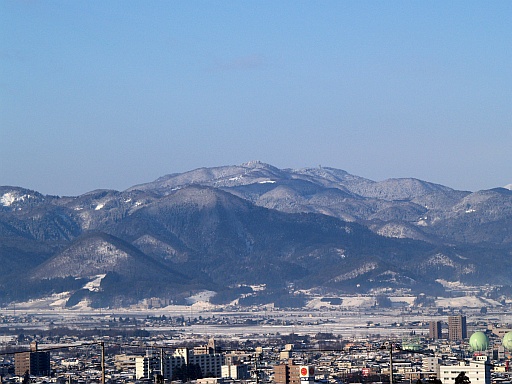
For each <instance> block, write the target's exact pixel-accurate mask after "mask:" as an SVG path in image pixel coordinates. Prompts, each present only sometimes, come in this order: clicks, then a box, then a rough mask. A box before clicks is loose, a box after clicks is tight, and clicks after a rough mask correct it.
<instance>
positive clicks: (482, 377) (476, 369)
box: [439, 356, 491, 384]
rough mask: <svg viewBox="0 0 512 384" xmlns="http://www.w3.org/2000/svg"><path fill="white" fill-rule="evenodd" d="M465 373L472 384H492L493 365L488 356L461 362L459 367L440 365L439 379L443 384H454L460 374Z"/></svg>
mask: <svg viewBox="0 0 512 384" xmlns="http://www.w3.org/2000/svg"><path fill="white" fill-rule="evenodd" d="M461 372H465V374H466V376H467V377H468V378H469V381H471V384H491V364H490V363H489V361H488V359H487V356H477V357H476V358H475V359H474V360H470V361H461V362H460V363H459V364H458V365H440V366H439V379H440V380H441V381H442V382H443V384H454V383H455V378H456V377H457V376H458V375H459V373H461Z"/></svg>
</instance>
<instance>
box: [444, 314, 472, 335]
mask: <svg viewBox="0 0 512 384" xmlns="http://www.w3.org/2000/svg"><path fill="white" fill-rule="evenodd" d="M467 337H468V332H467V328H466V316H462V315H457V316H448V339H449V340H464V339H466V338H467Z"/></svg>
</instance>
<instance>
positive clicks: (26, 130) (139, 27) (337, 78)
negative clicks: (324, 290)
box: [0, 0, 512, 195]
mask: <svg viewBox="0 0 512 384" xmlns="http://www.w3.org/2000/svg"><path fill="white" fill-rule="evenodd" d="M511 17H512V2H510V1H492V2H483V1H428V2H427V1H404V2H401V1H387V2H385V1H307V2H306V1H304V2H303V1H275V0H272V1H263V0H262V1H239V0H237V1H193V0H192V1H119V2H118V1H107V2H105V1H29V0H26V1H14V0H13V1H2V2H0V133H1V140H0V185H16V186H22V187H26V188H30V189H35V190H37V191H40V192H42V193H47V194H57V195H78V194H81V193H85V192H87V191H90V190H93V189H97V188H113V189H118V190H123V189H125V188H128V187H130V186H132V185H134V184H138V183H142V182H147V181H151V180H154V179H156V178H157V177H159V176H162V175H165V174H168V173H174V172H183V171H187V170H191V169H194V168H198V167H203V166H217V165H231V164H240V163H243V162H246V161H249V160H260V161H263V162H267V163H270V164H273V165H275V166H278V167H280V168H302V167H316V166H318V165H322V166H330V167H335V168H340V169H344V170H346V171H348V172H350V173H353V174H356V175H359V176H363V177H367V178H370V179H373V180H384V179H386V178H391V177H415V178H419V179H423V180H427V181H432V182H436V183H440V184H444V185H448V186H450V187H452V188H457V189H465V190H478V189H487V188H493V187H497V186H503V185H506V184H509V183H512V172H511V170H512V166H511V165H510V163H511V161H510V154H511V152H512V151H511V148H512V28H511V27H510V19H511Z"/></svg>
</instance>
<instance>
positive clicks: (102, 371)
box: [100, 341, 105, 384]
mask: <svg viewBox="0 0 512 384" xmlns="http://www.w3.org/2000/svg"><path fill="white" fill-rule="evenodd" d="M100 345H101V384H105V343H104V342H103V341H102V342H100Z"/></svg>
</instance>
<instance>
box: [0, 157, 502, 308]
mask: <svg viewBox="0 0 512 384" xmlns="http://www.w3.org/2000/svg"><path fill="white" fill-rule="evenodd" d="M510 255H512V191H510V190H508V189H505V188H495V189H490V190H484V191H476V192H469V191H457V190H454V189H452V188H449V187H446V186H443V185H440V184H435V183H429V182H426V181H422V180H419V179H415V178H400V179H388V180H384V181H382V182H375V181H372V180H369V179H365V178H362V177H359V176H355V175H351V174H349V173H348V172H346V171H344V170H339V169H335V168H329V167H326V168H322V167H319V168H303V169H299V170H293V169H278V168H276V167H274V166H272V165H268V164H265V163H261V162H248V163H244V164H241V165H237V166H220V167H212V168H206V167H204V168H198V169H196V170H192V171H188V172H184V173H174V174H169V175H165V176H162V177H160V178H158V179H156V180H154V181H152V182H148V183H144V184H139V185H135V186H133V187H130V188H128V189H126V190H124V191H115V190H105V189H99V190H94V191H90V192H87V193H84V194H82V195H79V196H66V197H59V196H44V195H42V194H40V193H38V192H36V191H30V190H28V189H24V188H21V187H0V262H2V263H3V265H5V266H9V270H6V269H4V270H3V273H2V274H0V276H3V277H0V291H1V290H3V292H4V300H10V299H16V297H15V296H16V292H14V290H13V289H12V288H11V287H10V284H12V279H13V278H15V277H16V276H19V275H22V276H24V277H25V278H28V277H30V278H31V279H32V282H30V283H27V286H30V285H31V284H32V285H33V284H35V281H36V280H37V281H44V282H45V283H44V284H45V287H46V288H45V289H46V290H47V291H52V290H56V289H57V288H56V284H54V285H52V280H55V281H57V282H58V283H59V285H58V286H59V287H61V288H63V284H71V283H72V281H71V280H69V277H73V278H75V279H91V278H93V277H94V278H96V276H97V275H99V274H102V275H103V274H105V275H106V276H107V277H105V284H104V286H103V287H102V289H101V290H100V291H99V292H95V293H94V294H93V295H94V300H96V301H97V303H101V304H98V305H107V306H108V305H114V304H113V303H114V302H117V303H118V302H119V300H120V299H119V298H120V297H123V299H122V300H121V301H122V302H123V303H132V302H134V301H136V300H140V299H142V298H144V297H150V296H148V295H153V296H155V297H172V298H173V300H177V301H179V300H182V299H183V297H184V295H185V292H191V291H194V290H201V289H212V290H220V291H226V290H228V291H230V290H232V289H233V287H236V286H239V285H240V284H246V285H251V284H266V285H267V286H268V287H275V289H283V288H284V287H286V286H288V285H289V284H292V285H293V286H296V287H300V288H303V289H312V288H315V287H317V288H319V289H320V288H321V289H329V290H338V291H340V292H343V291H346V292H356V291H357V292H369V291H372V290H379V289H392V290H406V291H410V292H415V291H421V290H425V287H429V289H430V290H431V291H432V292H439V291H441V290H442V287H440V285H439V284H438V283H437V282H436V280H437V279H440V278H442V279H444V280H449V281H455V280H460V281H467V282H469V281H474V282H475V283H485V282H489V283H496V284H498V283H499V284H503V283H506V282H507V278H508V277H507V271H509V270H510V269H507V268H510V267H511V262H510V261H509V260H510ZM18 261H19V263H18ZM102 263H103V264H102ZM109 263H110V264H109ZM109 265H110V267H108V266H109ZM494 265H500V266H501V267H500V268H494ZM78 266H79V267H78ZM127 271H132V272H131V273H129V272H127ZM146 272H147V273H146ZM137 275H139V276H138V277H139V280H141V282H139V283H134V281H136V277H137ZM142 276H144V278H143V279H141V277H142ZM114 281H115V282H117V283H116V284H117V285H118V286H120V287H123V289H124V290H125V291H120V290H119V289H117V288H115V287H114V286H115V284H114V283H113V282H114ZM322 287H323V288H322ZM356 287H357V289H356ZM61 288H59V289H61ZM269 289H273V288H269ZM226 292H227V291H226ZM233 292H234V291H233ZM23 294H25V295H28V296H31V295H32V296H34V295H36V294H37V293H34V292H32V293H30V292H29V288H27V290H26V292H24V293H23ZM85 294H89V293H87V292H86V293H85ZM91 295H92V293H91ZM114 296H115V298H116V299H115V300H114V299H113V297H114Z"/></svg>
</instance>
